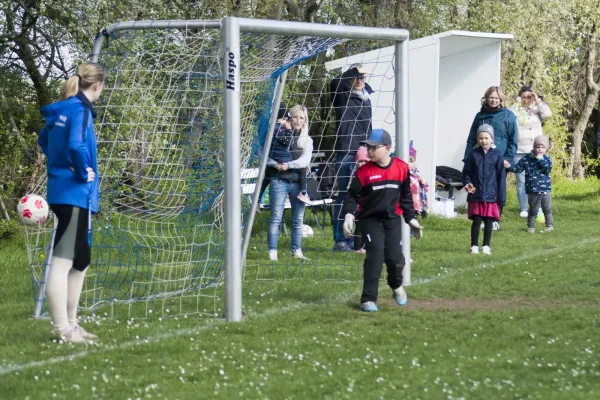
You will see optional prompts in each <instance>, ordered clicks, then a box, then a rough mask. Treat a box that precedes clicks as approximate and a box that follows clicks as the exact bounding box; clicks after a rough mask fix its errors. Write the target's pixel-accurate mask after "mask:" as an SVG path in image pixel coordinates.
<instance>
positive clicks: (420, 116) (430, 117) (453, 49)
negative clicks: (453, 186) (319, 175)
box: [325, 31, 513, 211]
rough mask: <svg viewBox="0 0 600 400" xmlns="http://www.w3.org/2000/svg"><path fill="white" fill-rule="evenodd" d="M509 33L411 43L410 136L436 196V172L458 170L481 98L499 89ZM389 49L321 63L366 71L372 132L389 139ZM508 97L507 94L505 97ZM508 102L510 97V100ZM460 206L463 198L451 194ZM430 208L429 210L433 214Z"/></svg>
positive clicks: (459, 34) (447, 35) (454, 34)
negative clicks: (444, 168)
mask: <svg viewBox="0 0 600 400" xmlns="http://www.w3.org/2000/svg"><path fill="white" fill-rule="evenodd" d="M512 38H513V35H511V34H496V33H482V32H466V31H448V32H443V33H440V34H437V35H433V36H427V37H424V38H422V39H417V40H411V41H410V46H409V48H410V51H409V102H410V104H409V136H410V138H411V140H413V143H414V147H415V149H416V150H417V163H416V164H417V168H418V169H419V171H420V172H421V175H422V176H423V178H425V180H427V182H428V183H429V185H430V193H429V195H430V196H429V197H430V199H432V200H433V199H434V194H435V168H436V166H448V167H452V168H456V169H458V170H462V166H463V163H462V158H463V153H464V150H465V145H466V140H467V136H468V133H469V129H470V127H471V123H472V122H473V118H474V117H475V114H476V113H477V112H478V111H479V109H480V107H481V97H482V96H483V93H484V92H485V90H486V89H487V88H488V87H490V86H496V85H499V84H500V64H501V42H502V41H503V40H507V39H512ZM393 54H394V47H393V46H390V47H385V48H382V49H378V50H373V51H369V52H366V53H361V54H356V55H353V56H350V57H345V58H340V59H337V60H334V61H330V62H327V63H326V64H325V67H326V69H327V70H328V71H329V70H334V69H339V68H341V70H342V71H345V70H346V69H347V68H348V67H349V66H350V65H352V64H355V63H360V64H362V65H363V67H364V68H365V69H367V70H368V71H370V72H371V74H370V75H369V76H368V78H367V82H368V83H369V85H371V87H372V88H373V89H374V90H375V93H373V94H372V95H371V104H372V106H373V128H383V129H386V130H387V131H388V132H390V133H391V134H392V136H394V134H393V132H394V130H395V118H394V114H393V108H394V98H393V96H394V92H393V91H394V87H395V85H394V65H393ZM507 95H509V94H507ZM509 98H510V95H509ZM455 196H456V203H457V204H464V202H465V200H466V194H465V193H464V192H460V193H455ZM433 209H434V207H430V210H431V211H433Z"/></svg>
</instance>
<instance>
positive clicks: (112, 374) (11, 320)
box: [0, 180, 600, 399]
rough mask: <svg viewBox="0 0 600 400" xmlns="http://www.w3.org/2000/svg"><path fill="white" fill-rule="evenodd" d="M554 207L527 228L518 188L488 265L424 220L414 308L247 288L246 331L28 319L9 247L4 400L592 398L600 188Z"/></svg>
mask: <svg viewBox="0 0 600 400" xmlns="http://www.w3.org/2000/svg"><path fill="white" fill-rule="evenodd" d="M553 201H554V207H553V210H554V217H555V228H556V231H555V232H553V233H551V234H540V233H536V234H533V235H532V234H527V233H526V232H525V222H524V220H523V219H521V218H519V217H518V216H517V213H518V211H517V206H516V201H515V194H514V189H513V190H512V191H511V192H510V193H509V204H508V205H507V207H506V208H505V214H504V216H505V217H504V219H503V221H502V222H501V230H500V231H499V232H495V233H494V235H493V237H492V249H493V255H492V256H484V255H478V256H474V255H470V254H469V253H468V251H467V250H468V248H469V227H470V221H468V220H466V219H465V218H456V219H450V220H445V219H435V218H430V219H428V220H426V221H425V222H424V224H425V229H426V231H425V237H424V239H423V240H422V241H420V242H414V241H413V259H414V264H413V285H412V286H410V287H409V288H408V293H409V305H408V306H407V307H405V308H400V307H398V306H396V305H395V303H394V302H393V300H392V299H391V293H390V291H389V289H388V288H386V286H385V281H384V280H382V282H381V286H380V301H379V306H380V312H379V313H373V314H365V313H362V312H360V311H359V310H358V307H357V303H358V299H359V295H360V282H354V283H339V282H330V281H326V282H317V283H315V282H313V281H312V280H291V281H286V282H248V283H247V284H245V286H244V313H245V318H244V321H243V322H241V323H225V322H223V321H221V320H219V319H209V318H200V317H197V316H188V317H187V318H185V317H182V316H180V317H171V318H163V319H160V320H159V319H158V318H150V319H143V320H137V319H136V320H132V319H129V320H128V319H127V318H119V317H114V318H105V316H104V315H103V314H102V313H100V314H99V315H96V316H95V317H94V318H92V320H91V321H89V322H88V323H87V324H86V325H85V326H87V327H88V328H90V330H93V331H94V332H96V333H98V334H99V335H100V337H101V340H100V342H99V343H98V344H97V345H94V346H87V347H86V346H73V345H60V344H57V343H55V342H53V341H52V338H51V336H50V334H49V331H50V324H49V322H48V320H31V319H29V316H30V314H31V311H32V307H33V304H32V293H31V283H30V282H31V279H30V273H29V269H28V267H27V260H26V255H25V250H24V245H23V243H22V242H21V241H19V240H14V241H11V242H6V241H5V242H0V246H1V247H0V265H1V267H0V287H1V288H2V293H3V295H2V299H3V305H2V307H0V320H1V321H2V324H0V398H6V399H25V398H30V399H46V398H48V399H51V398H59V399H60V398H65V399H66V398H69V399H71V398H100V399H127V398H131V399H135V398H143V399H145V398H162V399H199V398H207V399H212V398H228V399H230V398H257V399H307V398H314V399H317V398H318V399H461V398H463V399H514V398H531V399H598V398H600V296H599V295H600V228H599V224H600V184H599V183H598V181H595V180H593V181H592V180H590V181H585V182H578V183H568V182H564V183H556V184H555V186H554V193H553ZM541 228H542V227H541V226H539V227H538V229H541ZM310 252H311V249H310V246H309V247H308V248H306V249H305V253H306V254H307V255H310ZM360 262H361V261H360V258H357V263H360Z"/></svg>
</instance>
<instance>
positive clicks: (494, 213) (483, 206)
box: [468, 201, 500, 221]
mask: <svg viewBox="0 0 600 400" xmlns="http://www.w3.org/2000/svg"><path fill="white" fill-rule="evenodd" d="M468 212H469V219H473V216H474V215H478V216H480V217H492V218H493V219H495V220H496V221H500V207H498V203H485V202H483V201H470V202H469V209H468Z"/></svg>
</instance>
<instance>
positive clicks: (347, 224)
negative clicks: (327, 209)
mask: <svg viewBox="0 0 600 400" xmlns="http://www.w3.org/2000/svg"><path fill="white" fill-rule="evenodd" d="M353 233H354V215H352V214H346V216H345V217H344V236H345V237H346V238H348V239H349V238H351V237H352V234H353Z"/></svg>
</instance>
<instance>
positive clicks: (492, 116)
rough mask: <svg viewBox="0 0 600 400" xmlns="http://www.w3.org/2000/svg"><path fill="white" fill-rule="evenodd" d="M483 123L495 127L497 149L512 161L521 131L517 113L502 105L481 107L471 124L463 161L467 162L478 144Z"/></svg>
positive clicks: (507, 159)
mask: <svg viewBox="0 0 600 400" xmlns="http://www.w3.org/2000/svg"><path fill="white" fill-rule="evenodd" d="M483 124H489V125H491V126H492V127H493V128H494V144H495V145H496V149H497V150H498V151H499V152H500V155H501V156H502V157H504V159H505V160H506V161H508V162H509V163H512V159H513V157H514V156H515V154H516V152H517V143H518V141H519V131H518V129H517V119H516V117H515V114H513V112H512V111H511V110H509V109H508V108H504V107H501V108H498V109H495V110H492V109H489V108H487V107H485V106H483V107H481V111H479V112H478V113H477V115H475V119H474V120H473V124H472V125H471V130H470V131H469V138H468V139H467V147H466V149H465V156H464V158H463V162H466V160H467V157H468V156H469V154H470V153H471V152H472V151H473V148H474V147H475V146H476V145H477V128H478V127H479V126H480V125H483Z"/></svg>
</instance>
